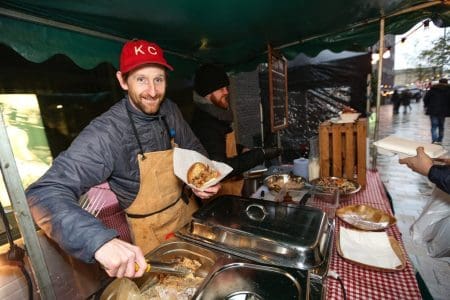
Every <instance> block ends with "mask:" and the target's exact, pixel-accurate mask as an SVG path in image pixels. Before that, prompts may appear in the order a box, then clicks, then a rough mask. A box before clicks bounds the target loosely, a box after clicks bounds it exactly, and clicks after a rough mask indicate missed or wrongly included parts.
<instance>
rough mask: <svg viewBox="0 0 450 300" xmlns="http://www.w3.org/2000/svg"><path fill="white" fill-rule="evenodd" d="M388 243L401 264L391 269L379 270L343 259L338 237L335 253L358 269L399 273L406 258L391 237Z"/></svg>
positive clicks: (346, 258)
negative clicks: (358, 267)
mask: <svg viewBox="0 0 450 300" xmlns="http://www.w3.org/2000/svg"><path fill="white" fill-rule="evenodd" d="M388 239H389V243H390V244H391V247H392V250H394V253H395V255H397V257H398V259H399V260H400V262H401V264H400V265H399V266H397V267H395V268H393V269H390V268H381V267H376V266H372V265H367V264H363V263H361V262H357V261H354V260H351V259H349V258H348V257H345V256H344V254H343V253H342V250H341V246H340V243H339V237H338V238H336V252H337V253H338V254H339V256H341V257H342V258H343V259H345V260H346V261H349V262H351V263H353V264H356V265H358V266H360V267H363V268H365V269H369V270H373V271H380V272H396V271H401V270H403V269H404V268H405V267H406V257H405V253H404V252H403V250H402V248H401V246H400V244H399V242H398V241H397V240H396V239H395V238H394V237H393V236H389V237H388Z"/></svg>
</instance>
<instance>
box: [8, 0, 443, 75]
mask: <svg viewBox="0 0 450 300" xmlns="http://www.w3.org/2000/svg"><path fill="white" fill-rule="evenodd" d="M449 3H450V2H449V1H448V0H443V1H411V0H381V1H380V0H368V1H361V0H341V1H335V0H316V1H301V0H295V1H294V0H292V1H274V0H214V1H206V0H166V1H153V0H132V1H119V0H97V1H68V0H44V1H42V0H9V1H8V0H3V1H1V2H0V32H1V35H0V43H4V44H6V45H8V46H10V47H12V48H13V49H15V51H17V52H18V53H20V54H21V55H22V56H23V57H25V58H26V59H28V60H30V61H33V62H42V61H44V60H46V59H48V58H49V57H51V56H53V55H55V54H58V53H62V54H65V55H67V56H68V57H70V58H71V59H72V60H73V61H74V62H75V63H76V64H77V65H79V66H80V67H82V68H85V69H90V68H93V67H95V66H96V65H98V64H99V63H102V62H109V63H111V64H113V65H114V66H117V64H118V57H119V53H120V49H121V47H122V44H123V42H124V41H125V40H128V39H131V38H142V39H147V40H150V41H154V42H156V43H158V44H159V45H160V46H161V47H163V49H165V50H166V53H168V60H169V62H170V63H171V64H172V65H173V66H174V67H175V70H176V72H177V73H180V74H192V72H193V70H194V69H195V67H196V66H197V64H199V63H201V62H213V63H220V64H223V65H225V67H226V68H227V69H228V70H234V71H239V70H252V69H254V68H255V67H256V66H257V64H258V63H260V62H264V61H266V59H267V58H266V56H267V54H266V50H267V44H268V43H270V44H272V45H273V46H274V47H275V48H279V49H280V50H281V51H282V52H283V54H284V55H285V56H286V57H287V58H288V59H292V58H293V57H295V56H296V55H297V54H298V53H300V52H302V53H305V54H307V55H310V56H313V55H315V54H317V53H318V52H320V51H321V50H324V49H330V50H332V51H335V52H338V51H342V50H354V49H359V50H361V49H364V48H365V47H368V46H370V45H373V44H374V43H376V41H378V39H379V19H380V18H381V17H384V18H385V22H386V23H385V24H386V25H385V33H386V34H388V33H391V34H401V33H404V32H405V31H407V30H409V29H410V28H411V27H412V26H413V25H415V24H417V23H418V22H420V21H421V20H424V19H426V18H430V19H431V20H433V22H434V23H435V24H436V25H438V26H441V27H442V26H448V25H449V24H450V9H449V8H450V6H449Z"/></svg>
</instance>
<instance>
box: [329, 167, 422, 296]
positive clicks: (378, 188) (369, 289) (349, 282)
mask: <svg viewBox="0 0 450 300" xmlns="http://www.w3.org/2000/svg"><path fill="white" fill-rule="evenodd" d="M353 204H365V205H370V206H372V207H375V208H378V209H381V210H383V211H386V212H389V213H391V214H392V210H391V207H390V204H389V200H388V198H387V195H386V193H385V191H384V187H383V184H382V182H381V179H380V177H379V174H378V172H372V171H368V172H367V185H366V188H365V189H363V190H361V191H360V192H358V193H356V194H354V195H351V196H347V197H346V198H343V199H341V201H340V204H339V207H344V206H347V205H353ZM335 220H336V234H335V237H338V236H339V228H340V227H341V226H344V227H351V226H350V225H348V224H346V223H344V222H343V221H341V220H340V219H339V218H337V217H336V219H335ZM387 234H388V235H391V236H393V237H395V239H396V240H397V241H399V244H400V246H401V247H402V249H403V251H404V252H405V249H404V245H403V241H402V239H401V233H400V231H399V229H398V227H397V226H396V225H394V226H391V227H390V228H389V229H388V230H387ZM405 253H406V252H405ZM406 258H407V262H406V267H405V268H404V269H403V270H401V271H395V272H380V271H373V270H369V269H366V268H363V267H361V266H358V265H356V264H353V263H351V262H349V261H347V260H345V259H343V258H342V257H341V256H339V254H337V252H336V244H335V243H334V245H333V251H332V257H331V262H330V270H333V271H335V272H337V273H338V274H339V276H340V277H341V279H342V281H343V283H344V287H345V291H346V294H347V299H363V300H368V299H383V300H387V299H393V300H403V299H404V300H411V299H422V297H421V295H420V291H419V286H418V284H417V281H416V278H415V274H414V270H413V267H412V265H411V262H410V261H409V258H408V257H407V255H406ZM327 299H343V293H342V288H341V285H340V284H339V282H338V281H337V280H336V279H333V278H331V277H328V282H327Z"/></svg>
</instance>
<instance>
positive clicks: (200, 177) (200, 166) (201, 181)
mask: <svg viewBox="0 0 450 300" xmlns="http://www.w3.org/2000/svg"><path fill="white" fill-rule="evenodd" d="M219 176H220V173H219V172H218V171H216V170H214V169H213V168H211V167H210V166H209V165H207V164H204V163H201V162H196V163H194V164H193V165H192V166H191V167H190V168H189V170H188V172H187V180H188V183H189V184H192V185H194V186H195V187H197V188H201V187H203V186H204V185H206V184H208V183H210V182H211V181H213V180H215V179H217V178H218V177H219Z"/></svg>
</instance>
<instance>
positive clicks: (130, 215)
mask: <svg viewBox="0 0 450 300" xmlns="http://www.w3.org/2000/svg"><path fill="white" fill-rule="evenodd" d="M181 198H182V195H180V196H179V197H178V198H177V200H175V201H174V202H172V203H171V204H169V205H167V206H166V207H163V208H161V209H160V210H157V211H154V212H151V213H148V214H142V215H141V214H130V213H127V212H125V214H126V215H127V216H128V217H130V218H134V219H143V218H147V217H150V216H153V215H156V214H159V213H161V212H163V211H165V210H166V209H169V208H171V207H172V206H174V205H175V204H177V203H178V201H180V199H181Z"/></svg>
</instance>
